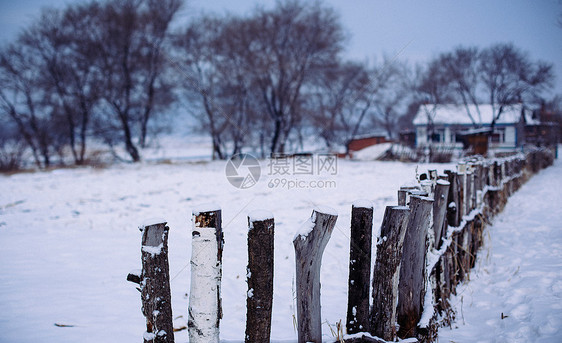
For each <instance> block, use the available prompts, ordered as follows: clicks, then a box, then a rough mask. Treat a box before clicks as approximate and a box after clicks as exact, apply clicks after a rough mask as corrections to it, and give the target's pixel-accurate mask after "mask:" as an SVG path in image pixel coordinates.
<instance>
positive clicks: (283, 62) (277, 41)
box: [239, 1, 344, 153]
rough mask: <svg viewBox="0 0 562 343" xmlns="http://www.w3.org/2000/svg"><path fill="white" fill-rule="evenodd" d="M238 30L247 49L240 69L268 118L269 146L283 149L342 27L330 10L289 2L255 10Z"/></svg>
mask: <svg viewBox="0 0 562 343" xmlns="http://www.w3.org/2000/svg"><path fill="white" fill-rule="evenodd" d="M239 32H240V33H241V35H242V36H241V38H242V39H241V45H240V46H241V48H243V49H246V53H245V54H244V56H245V61H244V67H245V68H244V70H245V72H246V73H248V75H251V77H252V79H253V85H255V87H256V88H257V90H258V92H259V98H260V99H261V103H260V104H259V107H260V108H261V109H263V111H265V113H267V114H268V115H269V117H270V119H271V120H272V125H273V128H272V131H271V134H270V135H271V136H270V149H269V150H270V152H271V153H282V152H284V150H285V145H286V143H287V140H288V139H289V135H290V134H291V132H292V131H293V130H294V129H295V127H296V126H297V125H299V123H301V121H302V116H301V115H302V112H301V107H302V104H303V101H304V99H303V94H304V92H305V88H306V85H307V84H308V83H309V82H311V80H312V78H313V76H314V75H315V73H317V72H318V71H319V70H322V69H323V68H325V67H326V66H327V65H331V64H332V63H333V61H336V60H338V54H339V53H340V51H341V49H342V44H343V41H344V34H343V29H342V27H341V24H340V22H339V20H338V18H337V16H336V14H335V12H334V11H333V10H332V9H330V8H327V7H323V6H321V5H320V4H319V3H313V4H304V3H300V2H297V1H289V2H278V3H277V5H276V7H275V8H274V9H272V10H264V9H258V10H256V12H255V13H254V14H253V16H252V17H251V18H249V19H248V20H247V21H246V23H245V25H241V31H239Z"/></svg>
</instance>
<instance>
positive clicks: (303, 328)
mask: <svg viewBox="0 0 562 343" xmlns="http://www.w3.org/2000/svg"><path fill="white" fill-rule="evenodd" d="M337 218H338V216H337V214H336V213H335V211H334V210H332V209H330V208H322V209H315V210H314V211H312V216H311V217H310V219H308V221H307V222H306V223H304V224H303V225H302V227H301V228H300V230H299V231H298V232H297V234H296V235H295V238H294V239H293V245H294V247H295V262H296V291H297V321H298V324H297V325H298V342H299V343H306V342H314V343H321V342H322V320H321V311H320V266H321V265H322V254H323V253H324V249H325V248H326V245H327V244H328V241H329V240H330V236H331V235H332V231H333V230H334V226H335V225H336V220H337Z"/></svg>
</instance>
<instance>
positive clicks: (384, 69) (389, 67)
mask: <svg viewBox="0 0 562 343" xmlns="http://www.w3.org/2000/svg"><path fill="white" fill-rule="evenodd" d="M373 74H374V77H373V87H372V88H373V90H372V99H373V114H374V117H373V118H372V121H373V123H374V124H375V125H376V126H382V127H383V128H384V130H385V131H386V134H387V135H388V137H389V138H394V137H395V135H396V131H397V129H398V123H399V121H400V118H401V117H402V116H404V115H405V114H406V113H407V109H408V108H407V106H408V102H409V101H411V99H412V97H411V90H410V87H409V84H410V81H409V79H408V77H409V66H408V64H407V63H406V62H403V61H399V60H396V59H395V58H390V57H388V56H385V58H384V59H383V63H382V64H381V65H380V66H378V67H377V68H375V70H374V71H373Z"/></svg>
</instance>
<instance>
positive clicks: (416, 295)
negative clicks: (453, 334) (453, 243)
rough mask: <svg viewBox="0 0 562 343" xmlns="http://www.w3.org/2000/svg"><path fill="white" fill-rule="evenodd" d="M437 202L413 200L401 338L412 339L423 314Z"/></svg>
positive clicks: (402, 273)
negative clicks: (429, 234) (429, 235)
mask: <svg viewBox="0 0 562 343" xmlns="http://www.w3.org/2000/svg"><path fill="white" fill-rule="evenodd" d="M432 207H433V200H431V199H430V198H427V197H420V196H412V197H410V219H409V221H408V227H407V230H406V236H405V238H404V248H403V253H402V259H401V261H402V262H401V264H400V282H399V286H398V289H399V292H398V310H397V317H398V324H399V325H400V330H399V331H398V336H399V337H402V338H405V337H412V336H414V335H415V334H416V328H417V324H418V322H419V320H420V318H421V314H422V312H423V300H424V296H425V279H426V275H425V274H426V267H425V258H426V251H427V230H428V229H429V225H430V221H431V218H430V217H431V210H432Z"/></svg>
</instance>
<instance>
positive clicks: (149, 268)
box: [140, 219, 174, 343]
mask: <svg viewBox="0 0 562 343" xmlns="http://www.w3.org/2000/svg"><path fill="white" fill-rule="evenodd" d="M140 229H141V230H142V247H141V254H142V272H141V276H140V290H141V299H142V312H143V314H144V316H145V317H146V332H145V333H144V335H143V338H144V343H149V342H150V343H173V342H174V326H173V320H172V302H171V295H170V275H169V265H168V231H169V228H168V227H167V226H166V221H165V220H160V219H158V220H156V219H155V220H149V221H145V223H144V224H142V225H141V227H140Z"/></svg>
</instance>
